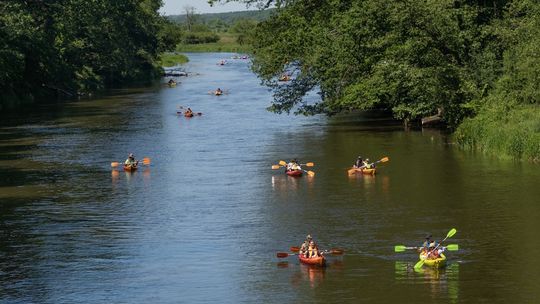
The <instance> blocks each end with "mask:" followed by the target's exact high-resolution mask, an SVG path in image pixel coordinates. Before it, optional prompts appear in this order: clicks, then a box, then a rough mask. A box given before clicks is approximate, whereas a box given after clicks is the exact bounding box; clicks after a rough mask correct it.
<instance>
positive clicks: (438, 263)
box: [420, 253, 446, 268]
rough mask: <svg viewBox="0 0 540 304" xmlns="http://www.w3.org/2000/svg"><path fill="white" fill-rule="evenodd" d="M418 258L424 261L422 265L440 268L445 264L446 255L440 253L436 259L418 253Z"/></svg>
mask: <svg viewBox="0 0 540 304" xmlns="http://www.w3.org/2000/svg"><path fill="white" fill-rule="evenodd" d="M420 260H422V261H424V265H427V266H430V267H435V268H442V267H444V266H446V256H445V255H444V254H442V253H441V255H440V257H439V258H436V259H426V255H425V254H423V253H420Z"/></svg>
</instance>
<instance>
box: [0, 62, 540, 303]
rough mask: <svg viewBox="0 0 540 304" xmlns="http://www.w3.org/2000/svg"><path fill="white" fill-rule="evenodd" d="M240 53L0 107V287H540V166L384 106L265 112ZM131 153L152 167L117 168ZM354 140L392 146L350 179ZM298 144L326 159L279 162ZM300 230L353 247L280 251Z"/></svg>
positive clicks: (364, 149) (135, 293) (149, 292)
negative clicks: (183, 111) (378, 162)
mask: <svg viewBox="0 0 540 304" xmlns="http://www.w3.org/2000/svg"><path fill="white" fill-rule="evenodd" d="M231 55H232V54H191V55H190V59H191V62H190V63H189V64H188V70H189V71H191V72H195V73H199V75H195V76H193V77H188V78H181V79H180V80H181V81H182V83H181V84H179V85H178V86H177V87H176V88H168V87H166V86H156V87H153V88H141V89H126V90H118V91H115V92H112V93H111V94H108V95H107V96H105V97H102V98H96V99H94V100H82V101H79V102H72V103H68V104H64V105H56V106H55V105H46V106H41V108H38V109H37V110H43V111H44V112H47V111H50V109H52V108H55V113H54V114H39V111H36V112H34V113H33V114H27V115H24V116H22V115H19V116H15V115H9V116H2V117H1V119H2V120H1V122H0V229H1V230H0V302H2V303H201V302H208V303H216V302H224V303H239V302H243V303H293V302H294V303H359V302H360V303H434V302H440V303H538V302H539V301H540V300H539V299H540V280H539V278H540V267H539V266H538V265H539V263H538V256H539V255H540V241H539V238H538V232H539V231H540V220H539V219H540V183H539V182H540V168H539V166H538V165H532V164H528V163H516V162H512V161H502V160H496V159H491V158H489V157H486V156H482V155H475V154H472V153H469V152H465V151H461V150H459V149H457V148H456V147H455V146H454V145H452V144H451V143H448V140H447V139H446V138H445V136H444V135H442V134H440V133H439V132H438V131H432V130H431V131H426V130H424V131H410V132H405V131H403V130H402V128H401V127H400V126H399V125H395V124H392V123H389V122H387V121H385V120H383V119H382V118H380V117H376V116H364V117H358V116H341V117H335V118H330V119H328V118H325V117H319V116H316V117H309V118H306V117H293V116H286V115H281V116H280V115H274V114H271V113H269V112H267V111H266V110H265V107H266V106H268V105H269V102H270V100H271V94H270V92H268V90H267V89H266V88H264V87H261V86H260V85H259V81H258V80H257V79H256V77H255V76H254V75H253V74H252V73H251V72H250V71H249V67H248V62H247V61H245V60H229V62H230V64H228V65H225V66H218V65H216V62H218V60H219V59H221V58H223V57H225V56H231ZM216 87H221V88H224V89H225V90H229V94H227V95H224V96H219V97H216V96H212V95H209V94H207V92H208V91H209V90H212V89H215V88H216ZM178 105H183V106H190V107H192V108H193V110H194V111H195V112H202V113H203V115H202V116H200V117H194V118H191V119H186V118H184V117H178V116H177V115H176V113H175V111H176V107H177V106H178ZM129 152H133V153H135V155H136V156H137V157H140V158H142V157H144V156H147V157H150V158H151V160H152V164H151V166H150V167H149V168H141V169H140V170H139V171H138V172H135V173H133V174H130V173H124V172H122V171H111V168H110V162H111V161H123V160H124V159H125V157H126V155H127V153H129ZM358 154H360V155H362V156H365V157H370V158H372V159H376V158H380V157H383V156H389V157H390V159H391V160H390V162H388V163H386V164H385V165H384V166H381V167H380V170H379V172H378V175H376V176H374V177H372V176H358V177H353V178H349V177H348V176H347V174H346V169H347V168H348V166H349V165H350V164H351V163H352V162H353V161H354V159H355V157H356V156H357V155H358ZM292 157H297V158H299V159H300V160H302V161H313V162H315V164H316V166H315V167H314V168H313V170H314V171H315V172H316V176H315V177H314V178H308V177H302V178H297V179H295V178H291V177H287V176H285V175H284V174H283V173H282V172H281V171H279V172H278V171H272V170H271V169H270V166H271V165H272V164H275V163H277V161H279V160H288V159H290V158H292ZM452 227H455V228H457V230H458V233H457V234H456V235H455V236H454V237H453V238H452V239H451V240H450V242H449V243H457V244H459V246H460V250H459V251H456V252H448V253H447V256H448V258H449V265H448V267H447V268H446V269H442V270H439V271H436V270H431V269H424V270H423V271H421V272H415V271H413V270H412V269H411V267H412V265H414V264H415V262H416V261H417V256H416V255H415V253H414V252H405V253H399V254H397V253H394V252H393V246H394V245H396V244H405V245H410V246H415V245H418V244H419V242H421V241H422V238H423V237H424V235H425V234H426V233H432V234H433V235H434V236H435V237H437V238H442V237H444V235H446V233H447V232H448V230H449V229H450V228H452ZM307 233H311V234H312V235H314V237H315V238H316V240H318V242H319V244H320V246H321V247H324V248H331V247H339V248H343V249H345V251H346V254H345V255H344V256H342V257H331V258H329V267H327V268H326V269H317V268H309V267H305V266H304V265H300V264H299V263H298V261H297V260H296V259H295V258H294V257H291V258H288V259H284V260H278V259H277V258H276V252H278V251H286V250H287V249H288V248H289V247H290V246H295V245H299V243H300V242H301V241H302V239H303V238H304V237H305V235H306V234H307Z"/></svg>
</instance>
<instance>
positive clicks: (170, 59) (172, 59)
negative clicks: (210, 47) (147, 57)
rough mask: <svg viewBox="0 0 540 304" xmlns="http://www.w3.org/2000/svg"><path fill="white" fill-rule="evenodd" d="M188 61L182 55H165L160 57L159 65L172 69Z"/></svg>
mask: <svg viewBox="0 0 540 304" xmlns="http://www.w3.org/2000/svg"><path fill="white" fill-rule="evenodd" d="M188 61H189V59H188V58H187V56H186V55H182V54H174V53H163V54H161V56H159V64H160V65H161V66H163V67H171V66H175V65H178V64H182V63H186V62H188Z"/></svg>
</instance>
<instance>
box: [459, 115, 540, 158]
mask: <svg viewBox="0 0 540 304" xmlns="http://www.w3.org/2000/svg"><path fill="white" fill-rule="evenodd" d="M454 136H455V139H456V140H457V142H458V143H459V144H460V145H462V146H463V147H466V148H469V149H475V150H480V151H482V152H485V153H487V154H491V155H496V156H498V157H501V158H512V159H525V160H528V161H534V162H539V161H540V107H539V106H538V105H516V106H514V107H509V106H508V105H503V106H492V107H489V108H487V109H484V110H483V111H482V112H481V113H479V114H478V115H477V116H476V117H474V118H471V119H467V120H465V121H464V122H463V123H462V124H461V125H460V127H459V128H458V129H457V130H456V132H455V134H454Z"/></svg>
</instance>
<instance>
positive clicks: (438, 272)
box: [395, 261, 459, 303]
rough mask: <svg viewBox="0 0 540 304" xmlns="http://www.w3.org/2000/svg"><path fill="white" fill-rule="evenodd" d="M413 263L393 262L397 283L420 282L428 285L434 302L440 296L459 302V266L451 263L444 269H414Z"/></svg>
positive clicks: (452, 301)
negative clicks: (419, 280)
mask: <svg viewBox="0 0 540 304" xmlns="http://www.w3.org/2000/svg"><path fill="white" fill-rule="evenodd" d="M414 264H415V263H410V262H402V261H396V262H395V277H396V280H397V281H398V282H402V283H409V282H417V281H418V279H421V280H422V282H424V283H426V284H428V285H429V290H430V295H431V297H432V298H433V299H434V300H436V299H438V298H440V297H441V296H444V297H445V298H448V299H449V300H451V303H457V302H458V300H459V284H458V280H459V264H458V263H451V264H449V265H448V266H447V267H444V268H433V267H422V268H420V269H414Z"/></svg>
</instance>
